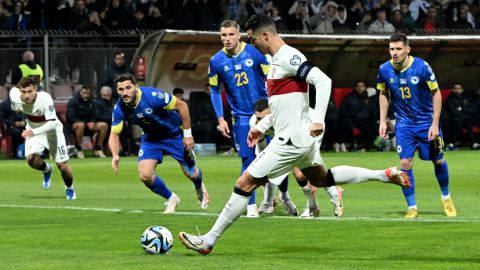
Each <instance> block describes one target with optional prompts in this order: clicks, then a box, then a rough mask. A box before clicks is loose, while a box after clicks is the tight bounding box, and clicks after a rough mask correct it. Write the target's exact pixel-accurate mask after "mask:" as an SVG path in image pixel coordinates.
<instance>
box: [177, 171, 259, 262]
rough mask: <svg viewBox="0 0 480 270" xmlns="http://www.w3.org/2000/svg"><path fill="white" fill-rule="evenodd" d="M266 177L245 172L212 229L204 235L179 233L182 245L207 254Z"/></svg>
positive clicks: (239, 214) (238, 215)
mask: <svg viewBox="0 0 480 270" xmlns="http://www.w3.org/2000/svg"><path fill="white" fill-rule="evenodd" d="M266 181H267V180H266V177H264V178H263V179H262V178H261V179H259V178H254V177H253V176H251V175H250V174H249V173H248V171H245V172H244V173H243V174H242V176H240V178H239V179H238V180H237V183H236V184H235V188H234V190H233V193H232V195H231V197H230V199H229V200H228V202H227V204H226V205H225V207H224V208H223V211H222V212H221V213H220V215H219V216H218V218H217V221H216V222H215V224H214V225H213V227H212V229H211V230H210V231H209V232H208V233H206V234H205V235H199V236H196V235H193V234H189V233H186V232H180V233H179V238H180V240H181V241H182V243H183V244H184V245H185V246H186V247H187V248H189V249H192V250H195V251H197V252H198V253H201V254H204V255H207V254H209V253H210V252H211V251H212V249H213V246H214V245H215V242H216V241H217V239H218V238H219V237H220V236H221V235H222V234H223V232H224V231H225V230H226V229H227V228H228V227H230V225H231V224H232V223H233V222H235V220H237V219H238V218H239V217H240V216H241V215H242V213H243V211H244V210H245V207H246V206H247V204H248V198H249V197H250V196H251V195H252V192H253V191H254V190H255V189H256V188H257V187H258V186H260V185H262V184H264V183H266Z"/></svg>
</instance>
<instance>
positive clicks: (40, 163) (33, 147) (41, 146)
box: [25, 134, 53, 189]
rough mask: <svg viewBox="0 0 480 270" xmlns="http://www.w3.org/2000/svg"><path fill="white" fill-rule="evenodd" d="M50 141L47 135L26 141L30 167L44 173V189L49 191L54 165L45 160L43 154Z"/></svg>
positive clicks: (26, 154) (26, 152)
mask: <svg viewBox="0 0 480 270" xmlns="http://www.w3.org/2000/svg"><path fill="white" fill-rule="evenodd" d="M47 146H48V140H47V135H46V134H41V135H37V136H33V137H31V138H29V139H27V140H26V141H25V156H26V158H27V162H28V165H29V166H30V167H31V168H32V169H35V170H38V171H41V172H42V173H43V188H44V189H49V188H50V184H51V176H52V170H53V167H52V165H50V164H48V163H47V162H45V161H44V160H43V158H42V157H41V154H43V152H44V151H45V149H47Z"/></svg>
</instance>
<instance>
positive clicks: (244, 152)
mask: <svg viewBox="0 0 480 270" xmlns="http://www.w3.org/2000/svg"><path fill="white" fill-rule="evenodd" d="M232 129H233V135H234V138H235V147H236V148H237V151H238V156H239V157H241V158H244V157H250V156H255V147H248V144H247V137H248V131H250V125H249V124H248V123H246V124H233V127H232Z"/></svg>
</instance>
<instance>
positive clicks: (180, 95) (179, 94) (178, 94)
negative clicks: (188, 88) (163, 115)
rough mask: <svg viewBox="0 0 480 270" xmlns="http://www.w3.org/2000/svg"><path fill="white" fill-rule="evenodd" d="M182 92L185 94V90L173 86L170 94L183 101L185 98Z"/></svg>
mask: <svg viewBox="0 0 480 270" xmlns="http://www.w3.org/2000/svg"><path fill="white" fill-rule="evenodd" d="M184 94H185V91H183V89H182V88H179V87H175V88H173V91H172V95H174V96H175V97H176V98H178V99H180V100H182V101H185V98H184V97H183V95H184Z"/></svg>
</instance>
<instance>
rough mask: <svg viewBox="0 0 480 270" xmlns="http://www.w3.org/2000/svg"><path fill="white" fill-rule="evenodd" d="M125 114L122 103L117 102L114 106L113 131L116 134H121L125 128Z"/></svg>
mask: <svg viewBox="0 0 480 270" xmlns="http://www.w3.org/2000/svg"><path fill="white" fill-rule="evenodd" d="M124 119H125V116H124V114H123V111H122V109H121V108H120V105H119V104H118V103H117V104H116V105H115V107H114V108H113V112H112V132H113V133H115V134H120V133H121V132H122V129H123V120H124Z"/></svg>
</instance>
